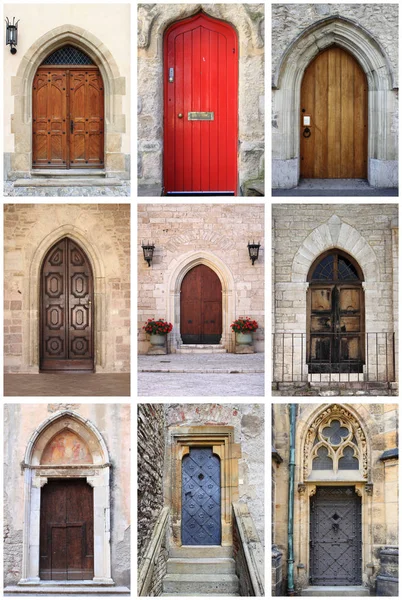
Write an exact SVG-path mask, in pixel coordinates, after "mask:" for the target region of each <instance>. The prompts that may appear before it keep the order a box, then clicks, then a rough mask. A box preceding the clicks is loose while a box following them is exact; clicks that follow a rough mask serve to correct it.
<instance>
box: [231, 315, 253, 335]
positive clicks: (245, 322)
mask: <svg viewBox="0 0 402 600" xmlns="http://www.w3.org/2000/svg"><path fill="white" fill-rule="evenodd" d="M231 328H232V330H233V331H234V332H235V333H252V332H253V331H257V329H258V323H257V321H253V320H252V319H250V317H239V318H238V319H236V320H235V321H233V323H232V324H231Z"/></svg>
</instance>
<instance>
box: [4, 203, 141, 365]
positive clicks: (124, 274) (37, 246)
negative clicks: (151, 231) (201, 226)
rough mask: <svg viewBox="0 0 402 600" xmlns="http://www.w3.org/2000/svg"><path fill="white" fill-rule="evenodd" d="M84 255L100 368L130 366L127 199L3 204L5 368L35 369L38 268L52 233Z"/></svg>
mask: <svg viewBox="0 0 402 600" xmlns="http://www.w3.org/2000/svg"><path fill="white" fill-rule="evenodd" d="M65 235H66V236H70V237H71V238H72V239H74V240H75V241H77V242H78V243H79V245H80V246H81V247H82V248H83V250H84V251H85V252H86V253H87V255H88V258H89V261H90V262H91V266H92V270H93V275H94V287H95V307H94V308H95V324H94V329H95V352H96V370H97V371H98V372H109V373H111V372H128V371H129V370H130V205H129V204H57V205H56V204H6V205H5V209H4V281H5V284H4V368H5V371H6V372H8V373H30V372H31V373H37V372H38V367H39V354H38V352H39V350H38V348H39V340H38V332H39V287H40V266H41V262H42V260H43V258H44V256H45V254H46V252H47V250H49V249H50V248H51V246H52V245H53V243H55V242H56V241H57V240H58V239H60V238H62V237H64V236H65Z"/></svg>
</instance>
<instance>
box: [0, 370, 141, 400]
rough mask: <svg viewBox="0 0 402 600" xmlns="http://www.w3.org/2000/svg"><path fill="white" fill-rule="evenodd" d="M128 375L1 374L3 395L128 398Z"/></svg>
mask: <svg viewBox="0 0 402 600" xmlns="http://www.w3.org/2000/svg"><path fill="white" fill-rule="evenodd" d="M129 395H130V374H129V373H38V374H34V375H14V374H12V375H8V374H6V375H4V396H129Z"/></svg>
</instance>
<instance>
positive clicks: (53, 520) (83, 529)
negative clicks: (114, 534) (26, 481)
mask: <svg viewBox="0 0 402 600" xmlns="http://www.w3.org/2000/svg"><path fill="white" fill-rule="evenodd" d="M39 576H40V578H41V579H46V580H83V579H92V578H93V576H94V539H93V490H92V488H91V487H90V486H89V485H88V484H87V483H86V481H85V480H82V479H70V480H49V482H48V483H47V484H46V485H45V486H44V487H43V488H42V491H41V508H40V570H39Z"/></svg>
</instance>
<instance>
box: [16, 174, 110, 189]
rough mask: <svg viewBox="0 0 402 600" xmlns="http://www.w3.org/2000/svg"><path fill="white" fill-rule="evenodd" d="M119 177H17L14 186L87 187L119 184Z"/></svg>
mask: <svg viewBox="0 0 402 600" xmlns="http://www.w3.org/2000/svg"><path fill="white" fill-rule="evenodd" d="M121 184H122V182H121V180H120V179H114V178H112V177H85V176H84V177H80V178H77V177H63V178H57V177H50V178H49V177H37V178H34V179H17V180H16V181H14V187H26V188H30V187H88V186H108V187H110V186H116V185H121Z"/></svg>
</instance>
